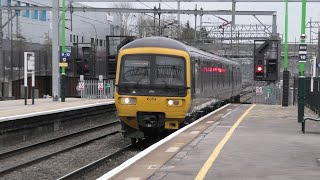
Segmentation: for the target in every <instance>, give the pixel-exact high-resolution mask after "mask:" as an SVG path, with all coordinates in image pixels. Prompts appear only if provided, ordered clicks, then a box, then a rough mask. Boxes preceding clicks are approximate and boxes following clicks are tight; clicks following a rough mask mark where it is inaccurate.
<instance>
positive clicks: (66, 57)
mask: <svg viewBox="0 0 320 180" xmlns="http://www.w3.org/2000/svg"><path fill="white" fill-rule="evenodd" d="M70 60H71V47H70V46H66V47H65V50H64V52H61V54H60V61H61V62H63V63H65V62H70Z"/></svg>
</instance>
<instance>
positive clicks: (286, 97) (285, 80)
mask: <svg viewBox="0 0 320 180" xmlns="http://www.w3.org/2000/svg"><path fill="white" fill-rule="evenodd" d="M288 4H289V0H286V14H285V36H284V62H283V93H282V96H283V97H282V106H288V105H289V78H290V72H289V71H288Z"/></svg>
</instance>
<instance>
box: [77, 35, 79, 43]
mask: <svg viewBox="0 0 320 180" xmlns="http://www.w3.org/2000/svg"><path fill="white" fill-rule="evenodd" d="M77 43H79V36H78V35H77Z"/></svg>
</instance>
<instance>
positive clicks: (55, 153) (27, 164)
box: [0, 123, 120, 176]
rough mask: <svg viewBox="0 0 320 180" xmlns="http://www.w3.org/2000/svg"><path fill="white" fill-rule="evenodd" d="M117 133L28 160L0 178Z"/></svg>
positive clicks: (10, 169)
mask: <svg viewBox="0 0 320 180" xmlns="http://www.w3.org/2000/svg"><path fill="white" fill-rule="evenodd" d="M113 124H114V123H113ZM109 125H111V124H109ZM118 133H120V131H118V130H117V131H113V132H111V133H108V134H104V135H101V136H99V137H96V138H93V139H90V140H88V141H85V142H81V143H78V144H76V145H74V146H71V147H68V148H65V149H62V150H59V151H56V152H54V153H51V154H49V155H45V156H42V157H39V158H36V159H33V160H30V161H28V162H25V163H21V164H18V165H16V166H13V167H9V168H7V169H4V170H2V171H0V176H3V175H5V174H8V173H10V172H13V171H16V170H18V169H21V168H25V167H28V166H30V165H32V164H35V163H38V162H40V161H43V160H46V159H48V158H50V157H52V156H55V155H58V154H61V153H64V152H68V151H70V150H73V149H76V148H79V147H81V146H85V145H87V144H90V143H92V142H94V141H96V140H99V139H103V138H105V137H108V136H111V135H115V134H118Z"/></svg>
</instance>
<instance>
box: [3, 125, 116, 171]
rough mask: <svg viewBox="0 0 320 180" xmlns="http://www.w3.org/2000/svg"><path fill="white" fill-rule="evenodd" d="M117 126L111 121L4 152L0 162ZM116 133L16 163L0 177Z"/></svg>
mask: <svg viewBox="0 0 320 180" xmlns="http://www.w3.org/2000/svg"><path fill="white" fill-rule="evenodd" d="M118 124H119V121H113V122H110V123H108V124H105V125H102V126H98V127H93V128H90V129H86V130H83V131H79V132H76V133H73V134H69V135H66V136H62V137H58V138H55V139H51V140H48V141H44V142H40V143H37V144H33V145H31V146H27V147H23V148H19V149H16V150H13V151H8V152H5V153H3V154H0V160H6V159H8V158H11V157H12V158H14V157H15V156H16V155H21V153H28V152H31V151H33V150H37V149H40V148H43V147H47V146H49V145H52V144H56V143H60V142H63V141H66V140H68V139H72V138H77V137H81V136H84V135H87V134H89V133H93V132H96V131H99V130H103V129H106V128H110V127H112V126H115V125H118ZM118 133H120V131H119V130H113V131H112V132H109V133H107V134H103V135H99V136H97V137H94V138H91V139H89V140H86V141H83V142H80V143H77V144H75V145H72V146H70V147H67V148H64V149H61V150H58V151H55V152H53V153H50V154H47V155H43V156H39V157H37V158H34V159H32V160H29V161H26V162H22V163H17V165H14V166H11V167H7V168H3V169H1V170H0V176H1V175H5V174H8V173H10V172H13V171H16V170H18V169H21V168H25V167H28V166H30V165H32V164H35V163H38V162H40V161H43V160H46V159H48V158H50V157H52V156H55V155H58V154H61V153H64V152H67V151H70V150H73V149H76V148H79V147H82V146H85V145H87V144H90V143H92V142H94V141H96V140H99V139H103V138H105V137H108V136H111V135H115V134H118Z"/></svg>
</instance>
